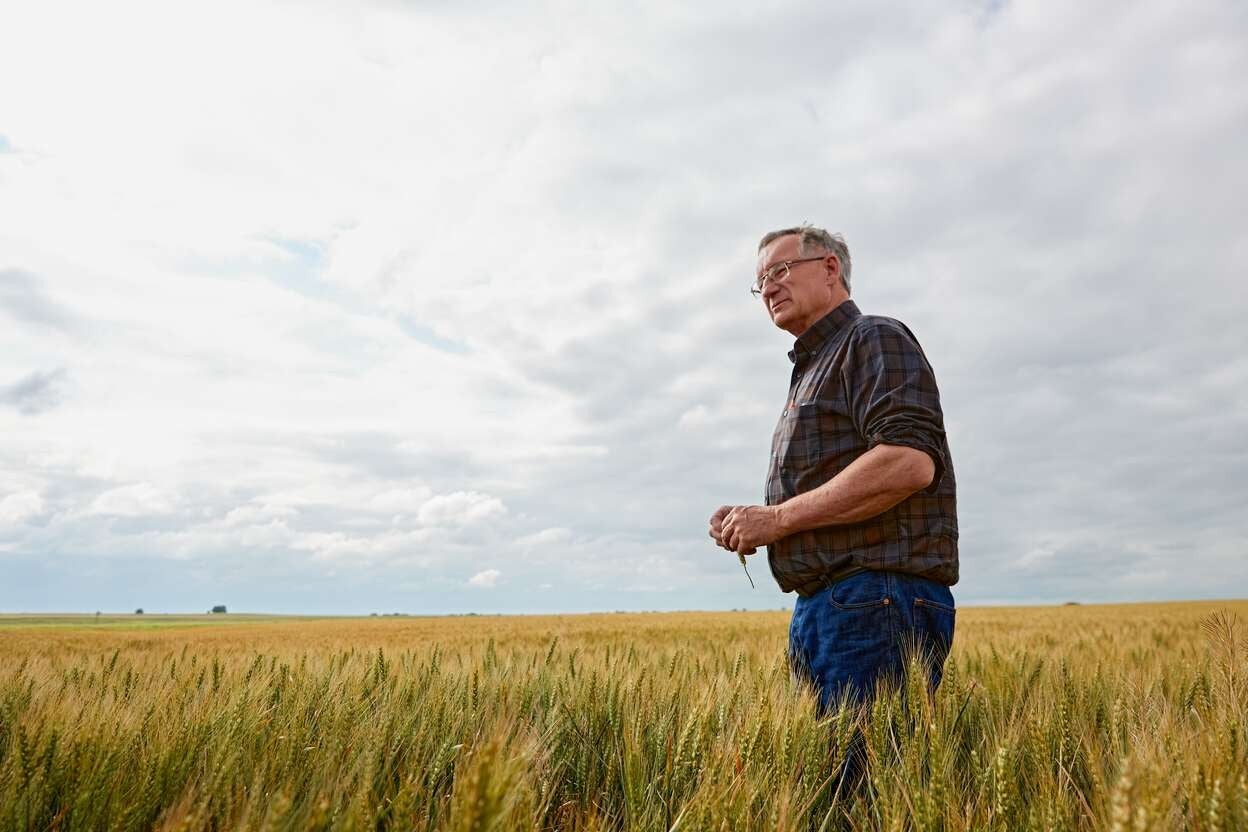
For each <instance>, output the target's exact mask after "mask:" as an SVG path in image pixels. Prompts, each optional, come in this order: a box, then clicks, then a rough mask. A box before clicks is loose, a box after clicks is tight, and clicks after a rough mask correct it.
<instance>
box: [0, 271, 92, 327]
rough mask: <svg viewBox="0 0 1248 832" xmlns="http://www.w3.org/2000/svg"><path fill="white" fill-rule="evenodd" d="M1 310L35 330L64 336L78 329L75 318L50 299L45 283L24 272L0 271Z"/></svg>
mask: <svg viewBox="0 0 1248 832" xmlns="http://www.w3.org/2000/svg"><path fill="white" fill-rule="evenodd" d="M0 309H4V310H5V311H6V312H8V313H9V315H10V316H12V317H13V319H14V320H16V321H18V322H19V323H23V324H27V325H29V326H32V327H39V328H47V327H51V328H52V329H56V330H60V331H61V332H69V331H71V330H73V329H74V328H75V321H74V317H73V315H72V314H71V313H70V312H69V311H68V310H66V309H65V308H64V307H62V306H61V305H60V304H58V303H57V302H56V301H55V300H53V299H52V298H51V297H50V296H49V295H48V293H47V292H46V290H45V289H44V287H43V282H42V281H41V280H40V279H39V278H38V277H36V276H35V275H33V274H31V273H30V272H27V271H23V270H21V269H0Z"/></svg>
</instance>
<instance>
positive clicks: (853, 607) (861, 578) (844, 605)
mask: <svg viewBox="0 0 1248 832" xmlns="http://www.w3.org/2000/svg"><path fill="white" fill-rule="evenodd" d="M890 603H892V601H891V600H890V599H889V594H888V582H887V580H886V578H885V576H884V575H882V574H879V573H876V572H861V573H859V574H857V575H852V576H850V577H848V578H846V579H845V580H843V581H839V582H837V583H835V584H832V586H831V587H829V588H828V604H830V605H831V606H832V607H833V608H835V609H838V610H842V611H844V612H850V611H861V610H871V609H878V608H882V607H887V606H888V605H889V604H890Z"/></svg>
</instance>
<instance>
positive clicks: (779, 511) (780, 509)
mask: <svg viewBox="0 0 1248 832" xmlns="http://www.w3.org/2000/svg"><path fill="white" fill-rule="evenodd" d="M790 502H792V501H791V500H785V501H784V502H783V503H780V504H779V505H774V506H768V508H770V509H771V513H772V517H773V519H774V522H775V524H776V539H777V540H779V539H780V538H782V537H788V536H789V535H791V534H792V533H793V532H792V522H793V518H792V515H793V511H792V509H793V507H792V506H790V505H789V503H790Z"/></svg>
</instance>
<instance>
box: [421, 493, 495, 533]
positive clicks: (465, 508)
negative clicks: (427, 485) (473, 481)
mask: <svg viewBox="0 0 1248 832" xmlns="http://www.w3.org/2000/svg"><path fill="white" fill-rule="evenodd" d="M506 513H507V507H506V506H504V505H503V503H502V501H501V500H499V499H498V498H497V497H491V496H489V495H488V494H480V493H478V492H475V491H467V492H465V491H456V492H455V493H453V494H440V495H438V496H436V497H431V498H430V499H429V500H427V501H426V502H425V503H424V505H422V506H421V507H420V511H419V512H417V517H418V518H419V519H420V522H421V523H423V524H425V525H427V526H468V525H472V524H475V523H482V522H485V521H488V520H492V519H494V518H497V517H501V516H502V515H504V514H506Z"/></svg>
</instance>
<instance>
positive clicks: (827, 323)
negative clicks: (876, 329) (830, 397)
mask: <svg viewBox="0 0 1248 832" xmlns="http://www.w3.org/2000/svg"><path fill="white" fill-rule="evenodd" d="M861 314H862V312H860V311H858V304H856V303H854V302H853V301H852V300H846V301H845V302H844V303H842V304H841V305H840V306H838V307H836V308H835V309H833V310H832V311H831V312H829V313H828V314H826V315H824V316H823V317H822V318H820V319H819V320H817V321H815V322H814V323H813V324H811V325H810V329H808V330H806V331H805V332H803V333H802V334H801V336H800V337H798V339H797V341H795V342H794V343H793V349H791V350H789V360H790V361H792V362H793V363H794V364H800V363H803V362H805V361H806V359H808V358H810V356H812V355H814V354H815V353H817V352H819V348H820V347H822V346H823V345H824V344H825V343H827V342H828V340H829V339H830V338H831V337H832V336H833V335H835V334H836V333H837V332H839V331H840V330H842V329H843V328H844V327H845V325H846V324H847V323H849V322H850V321H852V320H853V319H854V318H857V317H858V316H859V315H861Z"/></svg>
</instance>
